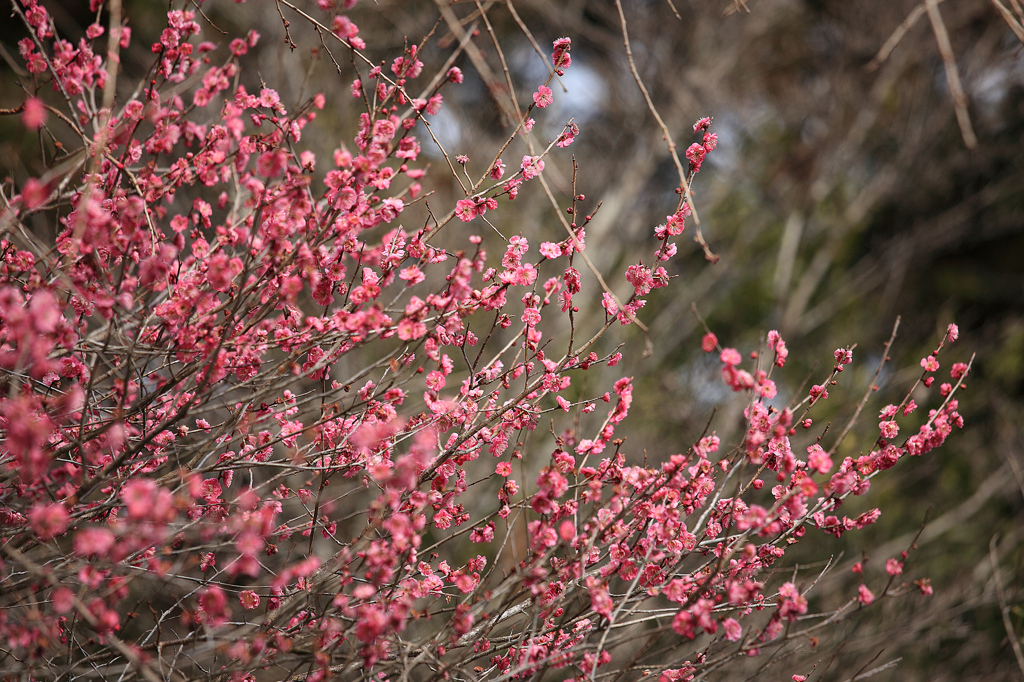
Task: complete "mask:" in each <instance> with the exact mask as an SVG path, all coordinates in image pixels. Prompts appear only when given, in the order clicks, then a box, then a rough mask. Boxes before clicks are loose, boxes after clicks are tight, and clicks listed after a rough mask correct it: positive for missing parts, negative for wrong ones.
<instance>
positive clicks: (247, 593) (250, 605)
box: [238, 590, 260, 610]
mask: <svg viewBox="0 0 1024 682" xmlns="http://www.w3.org/2000/svg"><path fill="white" fill-rule="evenodd" d="M238 602H239V603H240V604H241V605H242V608H243V609H247V610H251V609H255V608H256V607H257V606H259V605H260V596H259V595H258V594H256V593H255V592H253V591H252V590H242V591H241V592H240V593H239V594H238Z"/></svg>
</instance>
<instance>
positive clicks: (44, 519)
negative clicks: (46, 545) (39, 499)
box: [28, 502, 70, 541]
mask: <svg viewBox="0 0 1024 682" xmlns="http://www.w3.org/2000/svg"><path fill="white" fill-rule="evenodd" d="M28 518H29V522H30V523H31V524H32V531H33V532H34V533H35V534H36V535H38V536H39V539H40V540H44V541H45V540H52V539H53V538H55V537H57V536H58V535H61V534H63V533H64V531H65V530H67V527H68V521H69V520H70V516H69V515H68V510H67V509H66V508H65V507H64V505H63V504H60V503H59V502H58V503H54V504H42V503H40V504H36V505H35V506H34V507H32V510H31V511H29V513H28Z"/></svg>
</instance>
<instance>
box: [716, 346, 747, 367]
mask: <svg viewBox="0 0 1024 682" xmlns="http://www.w3.org/2000/svg"><path fill="white" fill-rule="evenodd" d="M718 357H719V360H721V361H722V364H725V365H729V366H732V367H735V366H736V365H738V364H740V363H741V362H743V356H741V355H740V352H739V351H738V350H736V349H735V348H726V349H725V350H723V351H722V352H721V354H720V355H719V356H718Z"/></svg>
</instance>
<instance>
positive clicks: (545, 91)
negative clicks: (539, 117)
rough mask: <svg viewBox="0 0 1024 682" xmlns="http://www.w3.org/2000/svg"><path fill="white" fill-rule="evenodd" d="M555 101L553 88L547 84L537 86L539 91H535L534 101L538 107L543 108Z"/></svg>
mask: <svg viewBox="0 0 1024 682" xmlns="http://www.w3.org/2000/svg"><path fill="white" fill-rule="evenodd" d="M553 101H554V97H553V96H552V94H551V88H549V87H547V86H546V85H542V86H540V87H539V88H537V92H535V93H533V103H534V104H536V105H537V107H538V108H540V109H543V108H544V107H546V106H548V105H549V104H551V103H552V102H553Z"/></svg>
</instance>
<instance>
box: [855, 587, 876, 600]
mask: <svg viewBox="0 0 1024 682" xmlns="http://www.w3.org/2000/svg"><path fill="white" fill-rule="evenodd" d="M857 601H859V602H860V603H861V604H863V605H864V606H871V602H873V601H875V595H874V593H872V592H871V590H869V589H868V586H867V585H865V584H863V583H861V585H860V587H858V588H857Z"/></svg>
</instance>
